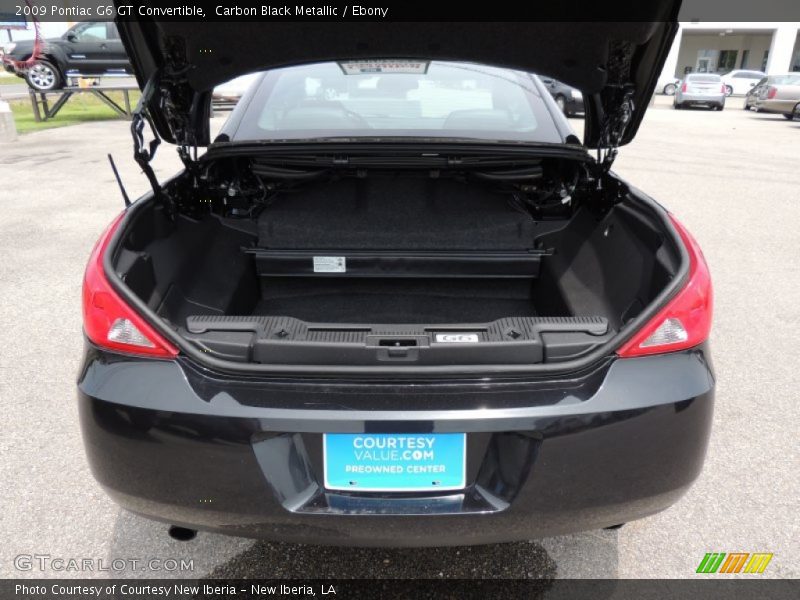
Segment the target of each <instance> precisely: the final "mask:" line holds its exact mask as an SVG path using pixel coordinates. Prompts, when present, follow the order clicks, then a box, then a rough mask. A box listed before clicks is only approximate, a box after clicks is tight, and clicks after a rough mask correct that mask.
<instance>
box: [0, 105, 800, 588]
mask: <svg viewBox="0 0 800 600" xmlns="http://www.w3.org/2000/svg"><path fill="white" fill-rule="evenodd" d="M670 102H671V100H670V99H667V98H663V97H662V98H658V100H657V102H656V106H655V107H653V108H651V109H650V110H649V111H648V113H647V115H646V117H645V121H644V123H643V124H642V127H641V130H640V131H639V134H638V136H637V138H636V140H635V141H634V142H633V143H632V144H631V145H629V146H628V147H625V148H623V149H622V150H621V151H620V156H619V158H618V159H617V162H616V163H615V170H616V171H618V172H619V173H620V174H621V175H622V176H624V177H625V178H626V179H627V180H628V181H629V182H631V183H632V184H633V185H635V186H637V187H639V188H640V189H642V190H644V191H645V192H646V193H648V194H649V195H651V196H653V197H654V198H656V199H657V200H659V201H660V202H662V203H663V204H665V205H666V206H667V207H668V208H669V209H670V210H671V211H672V212H674V213H675V214H676V215H677V216H678V217H679V218H680V219H681V220H682V221H683V222H684V223H685V224H686V225H687V226H688V228H689V229H690V230H691V231H692V232H693V233H694V234H695V236H696V237H697V239H698V241H699V242H700V245H701V246H702V248H703V249H704V251H705V254H706V257H707V259H708V262H709V264H710V267H711V272H712V276H713V279H714V285H715V295H716V306H715V322H714V330H713V333H712V343H713V355H714V362H715V367H716V373H717V377H718V387H717V406H716V413H715V419H714V429H713V435H712V439H711V445H710V449H709V454H708V457H707V460H706V464H705V468H704V471H703V474H702V475H701V477H700V479H699V480H698V481H697V483H696V484H695V485H694V487H693V488H692V489H691V490H690V491H689V493H688V494H687V495H686V496H685V497H684V498H683V499H682V500H681V501H680V502H679V503H678V504H676V505H675V506H674V507H672V508H671V509H669V510H668V511H666V512H663V513H661V514H659V515H656V516H653V517H650V518H648V519H644V520H641V521H637V522H633V523H630V524H628V525H626V526H625V527H623V528H622V529H620V530H617V531H593V532H587V533H581V534H577V535H569V536H562V537H557V538H549V539H543V540H532V541H530V542H525V543H515V544H499V545H489V546H480V547H462V548H440V549H405V550H385V549H347V548H325V547H310V546H298V545H290V544H276V543H268V542H263V541H253V540H246V539H239V538H231V537H225V536H221V535H214V534H207V533H202V532H201V533H199V534H198V536H197V537H196V538H195V539H194V540H192V541H189V542H177V541H174V540H172V539H171V538H170V537H168V536H167V526H166V525H164V524H160V523H154V522H150V521H147V520H144V519H141V518H139V517H136V516H134V515H131V514H128V513H125V512H122V511H120V510H119V509H118V508H117V507H116V506H115V505H114V504H113V503H112V502H111V500H109V499H108V498H107V497H106V496H105V494H104V493H103V491H102V490H101V489H100V488H99V487H98V486H97V485H96V483H95V482H94V479H93V478H92V476H91V474H90V472H89V469H88V466H87V464H86V461H85V459H84V453H83V447H82V442H81V438H80V433H79V429H78V422H77V410H76V405H75V393H74V386H75V378H76V374H77V369H78V362H79V358H80V356H81V349H82V343H83V341H82V336H81V314H80V313H81V309H80V290H81V277H82V273H83V268H84V265H85V261H86V258H87V256H88V254H89V251H90V250H91V247H92V244H93V243H94V241H95V240H96V239H97V237H98V235H99V233H100V232H101V231H102V230H103V228H104V227H105V226H106V225H107V224H108V222H109V221H110V220H111V219H112V218H113V216H114V215H115V214H117V213H118V212H119V211H120V210H121V209H122V199H121V197H120V194H119V191H118V189H117V184H116V182H115V180H114V178H113V175H112V173H111V170H110V168H109V166H108V162H107V158H106V153H108V152H111V153H113V154H114V156H115V158H116V160H117V164H118V166H119V169H120V173H121V175H122V178H123V180H124V181H125V183H126V185H127V186H128V191H129V193H130V195H131V197H137V196H138V195H139V194H141V193H144V192H145V191H146V190H147V182H146V180H145V178H144V176H143V175H141V174H140V173H139V169H138V168H137V166H136V165H135V163H134V162H133V160H132V151H131V144H130V135H129V124H128V123H126V122H123V121H108V122H97V123H90V124H84V125H79V126H74V127H66V128H61V129H52V130H48V131H42V132H38V133H32V134H28V135H25V136H21V137H20V139H19V140H18V141H17V142H15V143H11V144H6V145H0V257H2V260H0V294H2V302H0V323H2V327H0V349H2V350H0V398H2V407H3V424H2V430H1V431H2V433H1V434H0V452H1V453H2V461H1V462H0V486H2V488H3V499H2V503H0V507H1V508H2V510H0V539H2V540H3V544H2V551H0V576H2V577H61V576H66V577H80V576H83V577H87V576H98V575H99V576H136V577H163V576H167V577H180V576H183V577H298V578H308V577H315V576H319V577H328V576H338V577H415V578H422V577H523V578H524V577H535V578H552V577H597V578H603V577H662V578H666V577H668V578H675V577H677V578H680V577H693V576H695V569H696V567H697V565H698V563H699V562H700V560H701V559H702V558H703V555H704V554H705V553H706V552H712V551H715V552H772V553H774V555H775V556H774V558H773V560H772V562H771V563H770V565H769V567H768V568H767V570H766V572H765V573H764V574H763V575H760V576H759V577H768V576H771V577H800V527H798V524H799V523H800V506H799V505H798V504H799V503H800V502H799V499H800V444H798V443H797V439H798V438H797V430H798V424H800V419H798V410H800V394H799V393H798V382H800V376H798V373H800V358H798V356H800V260H799V258H800V233H798V227H800V169H798V161H799V160H800V123H794V122H792V123H790V122H787V121H785V120H784V119H783V118H782V117H781V116H779V115H763V114H755V113H749V112H745V111H743V110H741V108H740V107H741V99H737V98H730V99H729V102H728V105H727V107H726V109H725V111H723V112H721V113H719V112H711V111H707V110H685V111H673V110H672V109H671V107H670V106H669V103H670ZM215 121H219V119H215ZM573 122H574V123H575V125H576V128H577V129H579V128H580V121H578V120H573ZM218 124H219V123H217V126H218ZM179 164H180V163H179V161H178V158H177V155H176V153H175V152H174V150H173V149H172V148H170V147H168V146H166V145H165V146H164V147H161V148H160V149H159V151H158V156H157V159H156V167H157V172H158V174H159V175H160V176H161V177H166V176H168V175H170V174H172V173H173V172H175V171H176V170H178V168H179ZM19 555H49V556H50V557H51V558H64V559H69V558H79V559H83V558H89V559H94V560H95V562H94V564H95V570H94V571H91V572H87V571H57V570H54V569H52V568H45V569H44V570H43V571H42V570H40V569H39V565H38V563H37V562H36V561H34V563H33V565H32V568H31V569H30V570H20V568H18V566H15V557H17V556H19ZM170 558H174V559H178V560H180V559H184V560H186V561H191V569H187V570H184V571H180V570H170V571H167V570H164V568H165V567H164V562H165V561H166V559H170ZM114 559H122V560H123V561H124V562H125V566H124V567H123V568H122V569H121V570H116V571H115V570H110V571H101V572H97V570H96V569H97V568H100V566H101V565H103V564H105V565H106V566H108V565H109V564H111V561H112V560H114ZM131 559H136V560H139V561H149V560H150V559H157V560H159V561H161V564H162V568H161V570H156V569H154V568H147V567H143V565H142V564H141V562H139V563H137V567H136V568H134V567H132V566H131V562H130V561H131ZM100 561H103V562H102V563H101V562H100ZM16 564H17V565H20V564H21V565H22V566H23V567H24V565H25V563H24V561H23V562H22V563H19V561H17V563H16ZM116 564H117V565H119V564H120V563H119V562H117V563H116ZM169 564H170V565H171V564H172V563H169ZM739 577H741V575H739Z"/></svg>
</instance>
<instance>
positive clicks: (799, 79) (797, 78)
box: [770, 75, 800, 85]
mask: <svg viewBox="0 0 800 600" xmlns="http://www.w3.org/2000/svg"><path fill="white" fill-rule="evenodd" d="M770 82H771V83H774V84H775V85H800V75H778V76H776V77H772V78H770Z"/></svg>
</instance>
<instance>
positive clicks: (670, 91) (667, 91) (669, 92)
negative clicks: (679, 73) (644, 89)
mask: <svg viewBox="0 0 800 600" xmlns="http://www.w3.org/2000/svg"><path fill="white" fill-rule="evenodd" d="M680 85H681V80H680V79H677V78H675V77H671V78H669V79H668V80H667V81H666V82H664V81H659V83H658V88H657V89H660V90H661V93H662V94H664V95H665V96H674V95H675V90H677V89H678V87H679V86H680Z"/></svg>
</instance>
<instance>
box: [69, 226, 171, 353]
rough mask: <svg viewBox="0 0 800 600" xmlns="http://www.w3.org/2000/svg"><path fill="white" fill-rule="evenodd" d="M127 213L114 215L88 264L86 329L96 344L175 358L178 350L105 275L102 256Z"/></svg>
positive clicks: (121, 350) (84, 280) (88, 335)
mask: <svg viewBox="0 0 800 600" xmlns="http://www.w3.org/2000/svg"><path fill="white" fill-rule="evenodd" d="M124 214H125V213H122V214H120V215H119V216H118V217H117V218H116V219H114V221H113V222H112V223H111V225H109V226H108V229H106V230H105V232H103V235H101V236H100V239H99V240H97V243H96V244H95V246H94V249H93V250H92V254H91V256H90V257H89V263H88V264H87V265H86V273H85V274H84V276H83V330H84V332H85V333H86V336H87V337H88V338H89V339H90V340H91V341H92V342H93V343H94V344H96V345H98V346H101V347H103V348H107V349H109V350H114V351H116V352H125V353H127V354H144V355H147V356H160V357H164V358H172V357H174V356H176V355H177V354H178V350H177V349H176V348H175V347H174V346H173V345H172V344H170V343H169V342H168V341H166V340H165V339H164V338H163V337H162V336H161V335H160V334H159V333H158V332H156V331H155V330H153V328H152V327H150V325H148V324H147V323H146V322H145V321H144V319H142V318H141V317H140V316H139V315H138V314H136V312H135V311H134V310H133V309H132V308H131V307H130V306H128V305H127V304H125V301H124V300H123V299H122V298H120V296H119V294H117V292H116V291H114V289H113V288H112V287H111V284H109V283H108V280H107V279H106V274H105V270H104V269H103V256H105V253H106V249H107V248H108V243H109V241H110V240H111V237H112V236H113V234H114V232H115V231H116V229H117V227H118V226H119V223H120V221H121V220H122V216H123V215H124Z"/></svg>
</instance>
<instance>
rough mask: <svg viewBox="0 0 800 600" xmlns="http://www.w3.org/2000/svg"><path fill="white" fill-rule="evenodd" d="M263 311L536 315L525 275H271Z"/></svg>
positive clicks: (410, 316)
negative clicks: (420, 276)
mask: <svg viewBox="0 0 800 600" xmlns="http://www.w3.org/2000/svg"><path fill="white" fill-rule="evenodd" d="M252 314H253V315H257V316H270V315H271V316H285V317H294V318H295V319H300V320H302V321H306V322H309V323H486V322H489V321H494V320H495V319H502V318H503V317H533V316H536V312H535V309H534V303H533V299H532V296H531V282H530V281H529V280H524V279H505V280H499V279H457V278H456V279H448V278H440V279H358V278H347V279H338V280H332V279H328V280H320V279H315V278H304V277H298V278H265V279H264V280H263V281H262V287H261V299H260V301H259V302H258V303H257V304H256V306H255V307H254V308H253V311H252Z"/></svg>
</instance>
